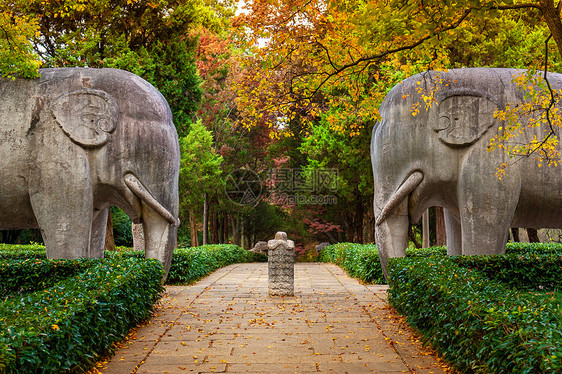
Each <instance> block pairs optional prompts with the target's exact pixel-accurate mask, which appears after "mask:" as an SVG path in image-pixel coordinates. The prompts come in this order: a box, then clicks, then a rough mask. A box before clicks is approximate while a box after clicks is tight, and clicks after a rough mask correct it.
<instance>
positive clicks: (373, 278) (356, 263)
mask: <svg viewBox="0 0 562 374" xmlns="http://www.w3.org/2000/svg"><path fill="white" fill-rule="evenodd" d="M316 261H318V262H330V263H332V264H335V265H338V266H339V267H341V268H342V269H343V270H345V271H346V272H347V274H349V276H350V277H353V278H358V279H360V280H361V281H362V282H365V283H379V284H385V279H384V275H383V273H382V269H381V265H380V262H379V254H378V252H377V247H376V246H375V245H374V244H354V243H338V244H333V245H330V246H327V247H326V248H324V249H323V250H322V251H321V252H320V254H319V255H318V258H317V259H316Z"/></svg>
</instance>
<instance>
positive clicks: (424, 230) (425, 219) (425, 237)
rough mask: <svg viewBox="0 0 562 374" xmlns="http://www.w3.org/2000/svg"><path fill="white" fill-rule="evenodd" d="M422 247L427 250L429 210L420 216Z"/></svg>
mask: <svg viewBox="0 0 562 374" xmlns="http://www.w3.org/2000/svg"><path fill="white" fill-rule="evenodd" d="M422 247H423V248H429V209H428V210H426V211H425V212H423V216H422Z"/></svg>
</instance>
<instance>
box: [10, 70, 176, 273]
mask: <svg viewBox="0 0 562 374" xmlns="http://www.w3.org/2000/svg"><path fill="white" fill-rule="evenodd" d="M40 73H41V78H40V79H36V80H23V79H16V80H15V81H12V80H1V81H0V91H2V97H3V99H4V101H3V103H0V125H2V128H3V129H4V131H5V134H7V135H8V139H6V140H5V141H3V142H1V143H0V154H2V155H5V156H6V158H8V159H9V162H10V166H11V167H12V168H13V170H12V168H9V171H4V172H3V178H2V179H3V184H2V186H1V187H0V227H6V228H20V227H21V228H27V227H39V228H40V229H41V231H42V234H43V239H44V241H45V245H46V248H47V255H48V257H50V258H78V257H103V248H104V240H105V230H106V220H107V214H108V209H109V207H110V206H118V207H120V208H122V209H123V210H124V211H125V212H126V213H127V214H128V215H129V216H130V217H131V219H132V220H133V221H135V222H137V223H138V222H141V223H142V226H143V230H144V236H145V256H146V257H148V258H156V259H158V260H160V261H161V262H162V264H163V266H164V268H165V270H166V272H167V271H168V269H169V266H170V262H171V258H172V252H173V249H174V247H175V242H176V232H177V226H178V225H179V220H178V210H179V194H178V177H179V160H180V151H179V143H178V137H177V132H176V129H175V127H174V124H173V122H172V115H171V111H170V108H169V106H168V103H167V102H166V100H165V99H164V97H163V96H162V95H161V94H160V93H159V92H158V91H157V90H156V89H155V88H154V87H153V86H151V85H150V84H149V83H148V82H146V81H144V80H143V79H141V78H139V77H138V76H136V75H134V74H131V73H128V72H125V71H122V70H116V69H83V68H64V69H43V70H41V71H40ZM18 108H23V109H18ZM13 144H16V145H17V147H14V146H13ZM0 162H1V161H0ZM3 169H5V168H3ZM6 191H13V192H11V194H12V195H11V199H9V200H8V199H3V198H2V197H3V196H4V195H5V194H6V193H7V192H6ZM16 210H17V211H18V214H17V215H15V216H16V218H14V214H13V213H14V211H16ZM17 217H23V218H21V219H20V218H17ZM18 219H19V221H18Z"/></svg>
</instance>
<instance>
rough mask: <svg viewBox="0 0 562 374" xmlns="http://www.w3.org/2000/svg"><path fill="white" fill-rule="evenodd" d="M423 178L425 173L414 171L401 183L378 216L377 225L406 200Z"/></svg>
mask: <svg viewBox="0 0 562 374" xmlns="http://www.w3.org/2000/svg"><path fill="white" fill-rule="evenodd" d="M422 179H423V174H422V172H420V171H416V172H414V173H412V174H411V175H410V176H409V177H408V178H407V179H406V180H405V181H404V183H402V184H401V185H400V187H399V188H398V189H397V190H396V191H395V192H394V193H393V194H392V196H391V197H390V199H388V202H387V203H386V205H385V206H384V208H383V209H382V211H381V213H380V214H379V216H378V217H377V220H376V222H375V225H376V226H379V225H380V224H381V223H382V222H383V221H384V220H385V219H387V217H388V216H389V215H390V213H391V212H392V211H393V210H394V209H395V208H396V207H397V206H398V204H400V203H401V202H402V200H404V199H405V198H406V197H407V196H408V195H409V194H411V193H412V192H413V191H414V190H415V189H416V187H417V186H418V185H419V184H420V183H421V181H422Z"/></svg>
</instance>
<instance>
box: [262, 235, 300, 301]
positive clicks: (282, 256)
mask: <svg viewBox="0 0 562 374" xmlns="http://www.w3.org/2000/svg"><path fill="white" fill-rule="evenodd" d="M267 246H268V248H269V255H268V256H269V258H268V274H269V275H268V276H269V295H270V296H293V295H294V294H295V243H293V241H292V240H287V234H286V233H284V232H282V231H279V232H278V233H277V234H275V239H274V240H270V241H269V242H268V243H267Z"/></svg>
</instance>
